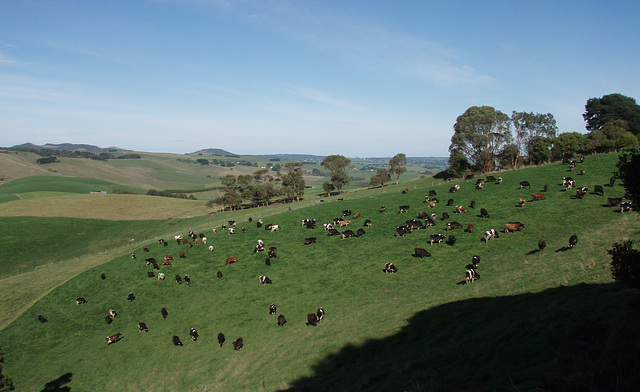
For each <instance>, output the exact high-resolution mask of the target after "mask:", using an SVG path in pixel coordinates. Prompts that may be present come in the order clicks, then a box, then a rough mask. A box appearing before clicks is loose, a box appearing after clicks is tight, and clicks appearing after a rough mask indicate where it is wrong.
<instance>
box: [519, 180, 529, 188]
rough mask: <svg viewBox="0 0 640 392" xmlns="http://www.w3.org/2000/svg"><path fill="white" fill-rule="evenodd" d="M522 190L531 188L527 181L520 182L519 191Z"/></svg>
mask: <svg viewBox="0 0 640 392" xmlns="http://www.w3.org/2000/svg"><path fill="white" fill-rule="evenodd" d="M522 188H531V184H529V181H520V189H522Z"/></svg>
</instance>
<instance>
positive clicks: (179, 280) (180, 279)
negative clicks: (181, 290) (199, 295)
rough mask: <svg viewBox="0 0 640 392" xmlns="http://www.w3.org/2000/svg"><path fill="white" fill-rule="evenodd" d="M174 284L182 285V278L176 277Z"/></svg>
mask: <svg viewBox="0 0 640 392" xmlns="http://www.w3.org/2000/svg"><path fill="white" fill-rule="evenodd" d="M176 282H177V283H178V284H181V283H182V278H181V277H180V275H176Z"/></svg>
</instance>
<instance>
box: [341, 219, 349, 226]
mask: <svg viewBox="0 0 640 392" xmlns="http://www.w3.org/2000/svg"><path fill="white" fill-rule="evenodd" d="M349 223H351V221H349V220H341V221H340V227H342V226H349Z"/></svg>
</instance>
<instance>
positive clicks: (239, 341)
mask: <svg viewBox="0 0 640 392" xmlns="http://www.w3.org/2000/svg"><path fill="white" fill-rule="evenodd" d="M232 344H233V349H234V350H236V351H238V350H240V349H241V348H242V347H243V346H244V342H243V340H242V338H238V339H236V340H234V341H233V343H232Z"/></svg>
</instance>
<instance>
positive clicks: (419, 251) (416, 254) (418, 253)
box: [413, 248, 431, 257]
mask: <svg viewBox="0 0 640 392" xmlns="http://www.w3.org/2000/svg"><path fill="white" fill-rule="evenodd" d="M413 257H431V254H430V253H429V252H427V250H426V249H422V248H415V249H414V250H413Z"/></svg>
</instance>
